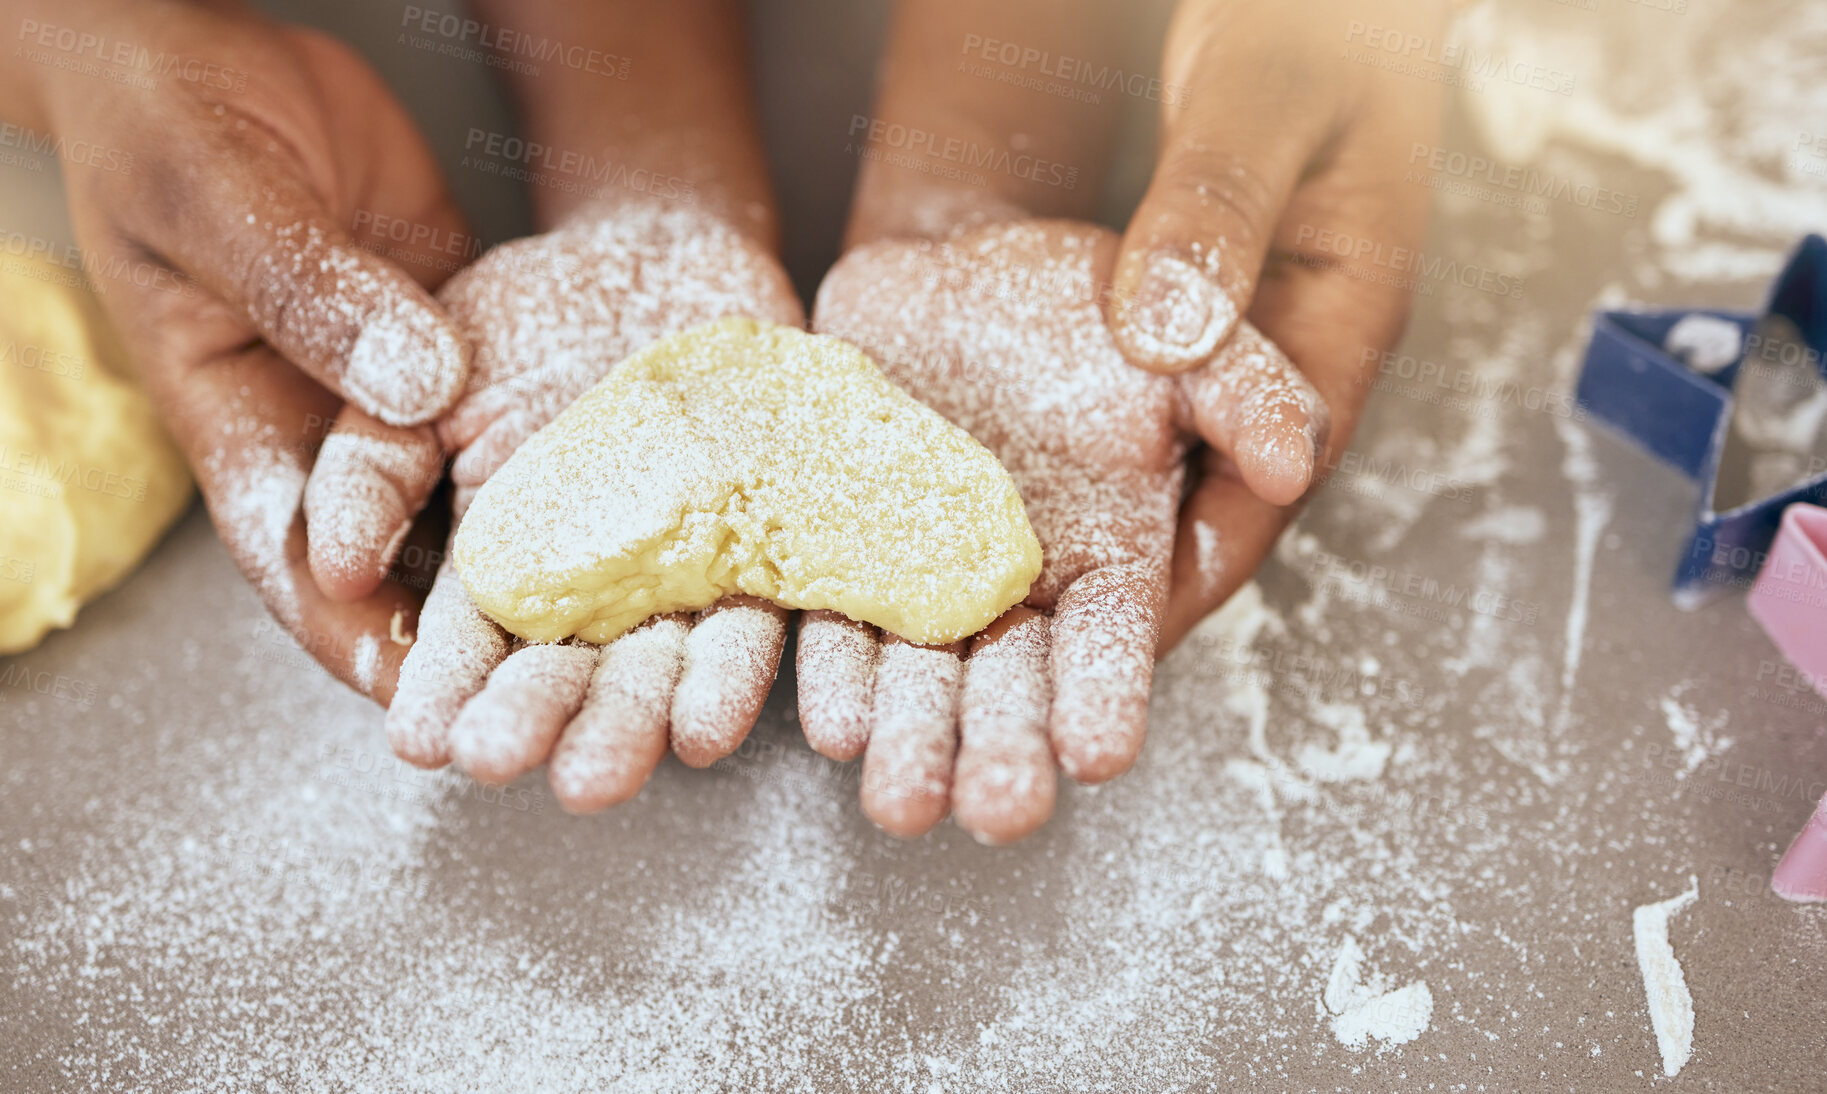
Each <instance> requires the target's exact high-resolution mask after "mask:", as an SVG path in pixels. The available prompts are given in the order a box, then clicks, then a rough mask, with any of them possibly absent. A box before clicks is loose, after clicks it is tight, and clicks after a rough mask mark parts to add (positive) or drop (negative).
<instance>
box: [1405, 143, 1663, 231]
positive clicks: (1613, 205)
mask: <svg viewBox="0 0 1827 1094" xmlns="http://www.w3.org/2000/svg"><path fill="white" fill-rule="evenodd" d="M1408 162H1409V165H1410V166H1411V167H1412V166H1413V165H1415V164H1417V163H1425V164H1426V165H1427V169H1428V170H1429V171H1434V172H1437V173H1439V174H1442V175H1448V176H1451V177H1453V178H1456V179H1463V180H1465V181H1467V182H1475V183H1482V184H1484V185H1486V186H1494V187H1496V188H1498V189H1500V190H1505V191H1510V192H1513V193H1516V194H1520V195H1524V196H1527V197H1534V198H1545V199H1546V200H1548V201H1565V202H1569V203H1571V204H1573V205H1575V206H1577V207H1579V208H1581V209H1593V210H1596V211H1598V212H1601V213H1611V214H1614V215H1616V216H1622V217H1635V216H1636V215H1637V206H1638V199H1637V196H1636V195H1635V194H1620V193H1618V192H1617V191H1616V190H1611V189H1608V188H1606V187H1603V186H1593V185H1591V184H1590V183H1577V182H1574V181H1572V180H1571V179H1566V178H1558V177H1556V176H1554V175H1547V174H1543V173H1542V172H1540V171H1537V170H1535V169H1534V168H1532V167H1516V166H1513V165H1512V166H1506V165H1504V164H1501V163H1498V162H1497V161H1496V160H1493V159H1488V158H1486V157H1484V156H1479V155H1472V154H1469V153H1465V152H1453V151H1449V150H1448V149H1445V148H1440V147H1437V146H1435V145H1431V144H1420V143H1416V144H1413V145H1411V146H1410V147H1409V151H1408Z"/></svg>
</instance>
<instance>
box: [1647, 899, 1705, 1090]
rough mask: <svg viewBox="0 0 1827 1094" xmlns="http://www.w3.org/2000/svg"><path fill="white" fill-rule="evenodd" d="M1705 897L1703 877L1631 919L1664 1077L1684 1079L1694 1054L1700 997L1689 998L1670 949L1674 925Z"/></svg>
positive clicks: (1673, 952) (1685, 983)
mask: <svg viewBox="0 0 1827 1094" xmlns="http://www.w3.org/2000/svg"><path fill="white" fill-rule="evenodd" d="M1699 895H1700V879H1699V878H1697V877H1690V878H1689V879H1688V887H1687V889H1686V890H1685V891H1684V892H1680V893H1677V894H1675V895H1674V896H1672V897H1669V898H1668V899H1667V900H1663V901H1659V902H1657V903H1655V904H1645V905H1643V906H1642V907H1640V908H1638V909H1637V910H1636V911H1635V912H1634V913H1633V914H1632V916H1631V929H1632V931H1633V932H1634V933H1635V935H1636V939H1637V968H1638V969H1639V970H1641V971H1642V974H1643V993H1644V994H1645V995H1646V996H1648V998H1649V1024H1650V1027H1651V1028H1652V1029H1654V1030H1655V1032H1656V1050H1657V1051H1658V1052H1660V1053H1661V1054H1662V1071H1663V1074H1665V1075H1669V1076H1675V1075H1679V1074H1680V1073H1681V1069H1682V1068H1683V1067H1685V1066H1686V1065H1687V1061H1688V1058H1689V1057H1691V1056H1692V1055H1693V1054H1694V998H1693V996H1691V995H1689V994H1688V990H1687V977H1686V976H1685V975H1683V974H1682V972H1681V962H1680V961H1677V960H1676V959H1675V949H1674V947H1673V946H1671V945H1669V941H1668V921H1669V918H1670V917H1671V916H1673V915H1674V914H1675V913H1676V912H1679V911H1681V910H1682V909H1683V908H1686V907H1687V906H1688V905H1689V904H1692V903H1693V902H1694V900H1695V899H1696V898H1697V897H1699Z"/></svg>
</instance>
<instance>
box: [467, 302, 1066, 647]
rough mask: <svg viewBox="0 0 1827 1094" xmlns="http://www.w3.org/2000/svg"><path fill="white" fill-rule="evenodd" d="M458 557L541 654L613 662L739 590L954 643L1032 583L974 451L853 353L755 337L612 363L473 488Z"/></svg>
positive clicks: (1028, 545)
mask: <svg viewBox="0 0 1827 1094" xmlns="http://www.w3.org/2000/svg"><path fill="white" fill-rule="evenodd" d="M453 557H454V559H455V562H456V565H457V569H458V572H459V574H460V575H461V576H462V578H463V584H464V587H465V588H466V589H467V590H468V591H469V594H470V596H471V597H472V598H473V599H474V600H475V602H476V604H477V605H478V606H480V607H481V608H482V610H483V611H485V612H487V613H488V614H489V615H490V616H491V617H493V618H494V619H495V621H496V622H498V623H500V624H501V625H502V626H503V627H506V628H507V629H508V630H509V631H512V632H513V633H515V634H517V635H519V636H520V637H522V638H527V639H531V640H533V641H536V642H553V641H557V640H559V639H563V638H569V637H571V636H572V635H576V636H578V637H580V638H583V639H585V640H587V641H590V642H610V641H613V640H614V639H615V638H617V637H619V636H620V635H621V634H623V633H624V632H625V631H627V630H628V629H629V628H630V627H633V626H634V625H636V624H638V623H640V622H642V621H643V620H646V619H647V618H649V617H651V616H654V615H658V614H660V613H662V612H670V611H681V610H695V609H698V608H706V607H709V606H710V605H711V604H712V603H714V602H716V601H717V600H718V599H719V598H720V597H722V596H724V595H726V594H728V593H738V592H740V593H748V594H751V595H753V596H759V597H764V598H766V599H768V600H771V601H773V602H774V603H776V604H779V605H781V606H782V607H787V608H830V609H834V610H836V611H840V612H842V613H844V614H845V615H847V616H850V617H851V618H853V619H860V620H864V621H867V622H870V623H874V624H876V625H877V626H880V627H882V628H883V629H885V630H888V631H892V632H893V633H895V634H897V635H900V636H901V637H903V638H906V639H908V640H910V641H915V642H955V641H957V640H958V639H960V638H964V637H966V636H967V635H971V634H975V633H976V632H977V631H980V630H982V629H983V628H984V626H986V625H987V624H988V623H989V622H990V621H991V620H993V619H995V618H996V617H997V616H999V615H1001V614H1002V613H1003V611H1004V610H1005V609H1007V608H1009V607H1010V606H1011V605H1013V604H1015V603H1016V602H1018V601H1019V600H1021V598H1022V597H1024V596H1026V595H1027V592H1028V586H1029V585H1030V584H1031V583H1032V582H1033V580H1034V578H1035V576H1036V575H1037V574H1039V573H1040V544H1039V543H1038V542H1036V541H1035V539H1034V532H1033V530H1032V529H1031V528H1029V526H1028V518H1027V516H1026V515H1025V514H1024V512H1023V510H1022V504H1021V497H1020V495H1018V494H1017V493H1016V492H1015V484H1014V483H1013V482H1011V481H1010V480H1009V474H1008V472H1007V471H1005V470H1003V468H1002V465H1001V464H999V463H997V462H996V458H995V457H994V456H992V455H990V453H989V452H988V451H986V450H985V449H984V447H983V446H982V445H980V444H978V443H977V442H976V441H974V440H972V439H971V437H970V435H969V434H968V433H965V432H964V431H963V430H961V429H959V428H958V427H957V426H954V425H952V424H951V423H949V422H947V421H946V420H945V419H944V418H942V417H940V416H939V415H938V414H936V413H934V412H933V411H932V410H930V409H928V408H927V407H924V406H922V405H920V404H919V403H917V402H915V401H914V400H913V399H911V398H909V397H908V396H907V394H906V393H905V392H903V391H901V390H900V389H899V388H897V387H895V386H894V385H893V384H891V383H889V382H888V380H887V379H886V378H885V377H883V375H882V374H881V372H880V371H879V370H878V369H877V368H876V367H875V365H873V364H872V363H870V361H869V359H868V358H867V357H865V356H864V355H863V353H862V351H860V350H858V349H857V348H856V347H855V346H851V345H849V344H847V343H845V342H843V341H841V340H839V339H836V338H829V337H821V336H818V335H811V334H807V333H805V332H804V331H801V330H796V329H794V328H791V327H783V326H778V325H775V324H761V323H757V322H755V321H753V320H747V319H724V320H721V321H719V322H716V323H710V324H706V325H705V326H702V327H697V328H694V329H692V330H690V331H687V332H685V333H683V334H676V335H673V336H672V337H670V338H665V339H662V340H661V341H659V342H656V343H654V344H653V345H652V346H649V347H647V348H646V349H644V350H642V351H641V352H639V353H637V354H635V355H634V356H633V357H630V358H628V359H627V360H625V361H623V362H622V363H621V364H619V365H617V366H616V367H615V369H614V370H613V371H611V372H610V374H609V375H608V376H606V377H604V378H603V380H602V381H601V382H599V383H598V384H597V385H596V386H595V387H593V388H591V389H590V390H589V391H587V392H585V393H584V395H583V397H582V398H580V399H578V400H577V402H575V403H573V404H571V406H570V408H569V409H567V410H566V411H565V412H564V413H563V414H561V415H559V416H558V418H557V419H556V420H554V421H553V422H552V423H551V424H550V425H548V426H547V427H546V428H544V429H542V430H540V431H539V433H537V434H535V435H534V437H533V438H532V439H531V440H530V441H528V442H527V443H526V444H525V445H523V446H521V448H520V449H519V451H517V452H516V453H515V454H514V456H513V457H512V458H511V459H509V460H508V462H507V463H506V464H505V465H504V466H503V467H502V468H501V470H500V471H499V472H497V473H496V474H495V475H494V477H492V478H491V479H489V481H488V482H487V483H486V484H485V485H484V486H483V487H482V488H481V490H480V491H479V492H478V493H477V495H476V499H475V502H474V504H472V505H471V506H470V508H469V511H468V513H467V514H466V515H465V516H464V518H463V525H462V527H461V528H459V529H458V531H457V536H456V541H455V545H454V550H453Z"/></svg>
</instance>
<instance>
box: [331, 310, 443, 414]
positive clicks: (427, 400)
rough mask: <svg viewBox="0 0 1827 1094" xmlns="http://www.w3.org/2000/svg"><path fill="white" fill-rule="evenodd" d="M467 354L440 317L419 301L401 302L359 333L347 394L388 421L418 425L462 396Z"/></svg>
mask: <svg viewBox="0 0 1827 1094" xmlns="http://www.w3.org/2000/svg"><path fill="white" fill-rule="evenodd" d="M468 357H469V355H468V349H467V347H466V346H465V344H464V342H463V339H462V338H460V337H459V336H458V335H457V332H456V330H455V329H454V328H453V327H452V326H451V325H450V323H449V322H447V321H446V320H445V319H444V318H443V317H442V316H441V315H439V314H438V313H437V312H435V311H433V310H432V309H431V308H430V307H428V306H425V305H422V304H419V303H418V302H416V301H412V300H406V299H401V300H396V301H394V302H393V303H392V305H391V306H390V307H386V308H383V309H382V310H380V311H379V312H377V313H376V314H375V315H374V316H372V317H371V318H370V319H369V320H368V322H367V324H366V325H364V326H363V327H362V332H361V334H360V335H358V336H357V337H356V339H355V346H354V348H352V349H351V350H350V351H349V367H348V369H347V371H345V372H344V374H343V389H344V393H345V394H346V395H348V397H349V399H350V401H352V402H354V403H355V404H356V405H357V406H360V407H361V408H362V409H363V410H366V411H367V412H368V413H370V414H373V415H374V416H375V417H377V418H379V419H380V420H381V421H383V422H386V423H387V424H389V425H415V424H417V423H419V422H422V421H425V420H426V419H428V418H431V417H433V416H435V415H436V414H438V413H439V412H441V411H442V410H444V408H445V407H447V406H449V405H450V403H451V402H452V400H454V399H455V398H456V397H457V394H458V392H459V391H460V390H461V389H462V387H463V383H464V380H465V379H466V378H467V374H468V371H469V360H468Z"/></svg>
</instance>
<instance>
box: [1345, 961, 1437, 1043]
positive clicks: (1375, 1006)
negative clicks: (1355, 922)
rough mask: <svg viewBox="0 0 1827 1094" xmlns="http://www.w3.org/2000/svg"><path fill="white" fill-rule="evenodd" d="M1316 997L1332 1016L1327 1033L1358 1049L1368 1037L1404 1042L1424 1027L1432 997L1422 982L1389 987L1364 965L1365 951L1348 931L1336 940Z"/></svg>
mask: <svg viewBox="0 0 1827 1094" xmlns="http://www.w3.org/2000/svg"><path fill="white" fill-rule="evenodd" d="M1321 1001H1322V1002H1323V1003H1324V1004H1325V1009H1326V1011H1327V1012H1329V1013H1330V1014H1331V1015H1332V1035H1333V1036H1334V1037H1337V1038H1338V1041H1339V1044H1342V1045H1344V1046H1345V1047H1347V1048H1363V1047H1365V1046H1366V1045H1367V1044H1368V1043H1369V1042H1370V1040H1371V1039H1373V1038H1374V1039H1376V1040H1378V1041H1381V1042H1383V1043H1384V1044H1386V1045H1405V1044H1407V1043H1408V1042H1410V1041H1412V1040H1414V1039H1415V1038H1417V1037H1419V1036H1421V1034H1422V1033H1423V1032H1425V1031H1426V1030H1427V1027H1428V1023H1429V1022H1430V1021H1431V1020H1432V1018H1433V1015H1434V996H1433V993H1432V992H1430V991H1429V990H1428V988H1427V981H1425V980H1417V981H1415V982H1414V983H1412V984H1405V985H1403V986H1402V987H1400V988H1395V989H1393V990H1392V989H1390V988H1389V987H1388V982H1387V981H1386V979H1385V978H1384V977H1382V976H1380V975H1378V974H1376V973H1375V972H1367V971H1366V970H1365V968H1364V951H1363V950H1362V949H1361V948H1360V947H1359V946H1358V943H1357V939H1355V938H1353V937H1351V936H1350V935H1346V936H1345V941H1344V942H1342V943H1340V945H1339V952H1338V956H1337V957H1335V958H1334V959H1333V962H1332V975H1331V976H1330V977H1329V978H1328V979H1327V981H1326V992H1325V995H1324V996H1323V997H1322V999H1321Z"/></svg>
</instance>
